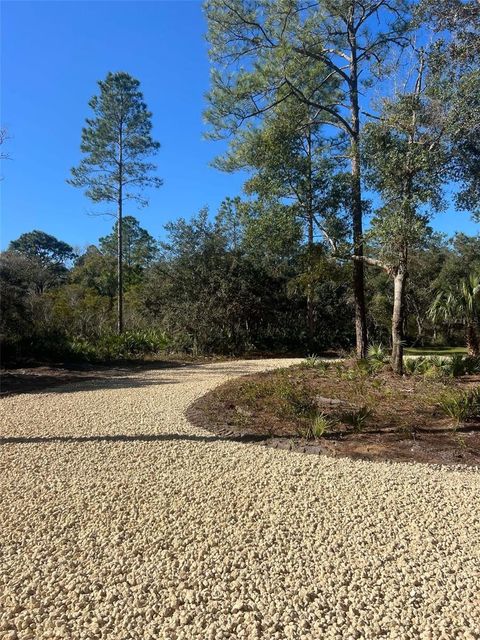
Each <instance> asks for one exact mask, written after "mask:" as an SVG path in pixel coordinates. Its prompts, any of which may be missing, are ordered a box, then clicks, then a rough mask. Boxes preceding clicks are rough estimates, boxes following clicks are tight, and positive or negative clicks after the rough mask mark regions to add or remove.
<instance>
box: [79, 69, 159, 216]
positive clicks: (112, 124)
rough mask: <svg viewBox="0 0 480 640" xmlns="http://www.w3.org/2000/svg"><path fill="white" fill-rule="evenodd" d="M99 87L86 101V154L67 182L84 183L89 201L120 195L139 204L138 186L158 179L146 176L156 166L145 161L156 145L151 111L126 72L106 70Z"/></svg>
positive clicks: (109, 199) (115, 198) (114, 198)
mask: <svg viewBox="0 0 480 640" xmlns="http://www.w3.org/2000/svg"><path fill="white" fill-rule="evenodd" d="M98 86H99V89H100V92H99V94H98V95H95V96H93V98H92V99H91V100H90V102H89V106H90V108H91V109H92V112H93V118H88V119H87V120H86V126H85V127H84V128H83V130H82V144H81V147H80V148H81V151H82V153H84V154H85V155H84V157H83V159H82V160H81V161H80V164H79V165H78V167H75V168H73V169H72V178H71V179H70V180H69V181H68V182H69V183H70V184H72V185H73V186H75V187H81V188H85V189H86V191H85V193H86V195H87V197H88V198H90V199H91V200H92V201H93V202H112V203H117V202H118V199H119V197H120V198H128V199H130V200H132V199H133V200H136V201H137V202H139V203H140V204H142V205H144V204H146V200H145V199H144V198H143V197H142V196H141V195H140V190H142V189H143V188H145V187H148V186H152V187H159V186H160V185H161V184H162V181H161V180H160V178H158V177H156V176H152V175H151V173H152V172H153V171H154V170H155V168H156V167H155V165H154V164H152V163H151V162H148V161H147V160H146V158H148V156H150V155H152V154H153V153H155V152H156V151H158V149H159V148H160V144H159V143H158V142H156V141H155V140H154V139H153V138H152V135H151V133H152V121H151V118H152V114H151V113H150V111H148V109H147V105H146V104H145V102H144V99H143V94H142V93H141V91H140V90H139V86H140V83H139V81H138V80H136V79H135V78H132V76H130V75H129V74H128V73H124V72H118V73H108V74H107V77H106V78H105V80H100V81H99V82H98ZM115 212H116V210H115Z"/></svg>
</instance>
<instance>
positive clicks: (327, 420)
mask: <svg viewBox="0 0 480 640" xmlns="http://www.w3.org/2000/svg"><path fill="white" fill-rule="evenodd" d="M335 424H336V421H335V420H334V419H333V418H332V417H330V416H328V415H327V414H326V413H315V414H314V415H313V417H312V419H311V421H310V422H308V424H307V426H306V427H304V428H302V429H301V430H300V435H301V436H302V437H303V438H307V439H309V440H312V439H315V440H316V439H318V438H321V437H322V436H324V435H325V434H326V433H327V431H328V430H329V429H332V428H333V427H334V426H335Z"/></svg>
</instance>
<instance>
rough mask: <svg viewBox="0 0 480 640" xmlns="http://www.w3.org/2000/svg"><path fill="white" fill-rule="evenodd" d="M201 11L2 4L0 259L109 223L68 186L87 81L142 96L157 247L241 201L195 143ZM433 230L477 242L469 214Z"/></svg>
mask: <svg viewBox="0 0 480 640" xmlns="http://www.w3.org/2000/svg"><path fill="white" fill-rule="evenodd" d="M205 28H206V25H205V20H204V17H203V15H202V9H201V3H200V2H189V1H181V0H178V1H171V2H169V1H166V2H164V1H156V2H155V1H152V2H142V1H135V2H129V1H118V0H111V1H105V2H90V1H81V2H76V1H68V0H65V1H59V2H42V1H33V2H29V1H26V2H23V1H14V2H8V1H6V2H5V1H4V2H2V34H1V42H2V99H1V110H2V111H1V122H2V125H3V126H5V127H7V128H8V131H9V133H10V135H11V139H10V140H9V141H8V145H7V150H8V153H9V154H10V156H11V158H12V159H11V160H10V161H7V162H5V163H4V165H3V169H2V174H3V181H2V201H1V204H2V219H1V231H2V233H1V248H5V247H6V246H7V245H8V243H9V241H10V240H12V239H14V238H16V237H18V236H19V235H20V234H21V233H24V232H26V231H30V230H32V229H42V230H44V231H47V232H48V233H51V234H53V235H55V236H57V237H59V238H60V239H62V240H65V241H67V242H69V243H70V244H72V245H74V246H75V247H78V248H82V247H84V246H86V245H87V244H89V243H92V242H95V241H96V240H97V239H98V237H99V236H101V235H104V234H105V233H106V232H108V230H109V229H110V228H111V225H112V220H111V219H109V218H103V217H91V216H89V215H87V213H88V212H89V211H91V210H92V206H91V204H90V203H89V201H88V200H87V199H86V198H85V196H84V195H83V194H82V192H81V190H79V189H75V188H74V187H71V186H69V185H67V184H66V182H65V180H66V178H67V177H68V176H69V170H70V167H71V166H73V165H75V164H77V162H78V160H79V158H80V151H79V145H80V133H81V128H82V126H83V123H84V120H85V117H86V116H87V115H88V114H89V110H88V106H87V102H88V100H89V99H90V97H91V96H92V95H93V94H94V93H96V91H97V85H96V81H97V80H98V79H102V78H104V77H105V75H106V74H107V72H108V71H119V70H123V71H127V72H129V73H130V74H132V75H133V76H135V77H137V78H138V79H139V80H140V82H141V85H142V89H143V92H144V96H145V100H146V102H147V104H148V106H149V108H150V109H151V110H152V111H153V114H154V134H155V136H156V138H157V139H158V140H160V142H161V144H162V148H161V150H160V153H159V155H158V158H157V162H158V167H159V175H160V176H161V177H162V178H163V179H164V186H163V187H161V188H160V189H159V190H158V191H154V192H151V193H150V194H149V195H150V205H149V206H148V207H147V208H145V209H140V210H137V209H134V208H132V209H131V210H129V211H128V212H127V213H129V214H132V215H135V216H136V217H138V218H139V220H140V221H141V224H142V226H144V227H145V228H147V229H148V230H149V231H150V233H152V234H153V235H154V236H155V237H160V236H162V229H163V225H164V224H165V223H166V222H168V221H169V220H173V219H176V218H178V217H180V216H183V217H187V218H189V217H191V216H192V215H193V214H194V213H196V212H197V211H198V210H199V209H200V208H201V207H202V206H204V205H208V206H209V207H210V209H211V211H213V212H214V211H215V210H216V209H217V207H218V205H219V203H220V202H221V200H222V199H223V198H224V197H226V196H233V195H235V194H237V193H240V191H241V185H242V181H243V177H242V176H241V175H239V174H236V175H231V174H224V173H222V172H220V171H217V170H216V169H213V168H211V167H210V166H209V163H210V162H211V160H212V159H213V158H214V157H215V155H217V154H218V153H219V152H220V151H221V150H222V147H223V143H215V142H211V141H206V140H204V139H203V134H204V133H205V130H206V127H205V124H204V123H203V121H202V111H203V109H204V107H205V100H204V95H205V92H206V91H207V90H208V83H209V71H208V70H209V66H208V59H207V43H206V41H205V37H204V33H205ZM434 226H435V227H436V228H437V229H438V230H441V231H445V232H447V233H449V234H451V233H453V232H454V231H457V230H462V231H465V232H466V233H471V234H473V233H478V230H479V227H478V225H476V224H474V223H473V222H472V221H471V220H470V218H469V216H468V214H467V213H452V212H451V211H450V213H444V214H441V215H440V216H438V218H437V220H436V222H435V224H434Z"/></svg>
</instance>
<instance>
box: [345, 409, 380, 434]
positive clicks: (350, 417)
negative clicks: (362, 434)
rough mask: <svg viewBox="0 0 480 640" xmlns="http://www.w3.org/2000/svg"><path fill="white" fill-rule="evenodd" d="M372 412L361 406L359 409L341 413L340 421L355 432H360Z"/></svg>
mask: <svg viewBox="0 0 480 640" xmlns="http://www.w3.org/2000/svg"><path fill="white" fill-rule="evenodd" d="M372 413H373V411H372V409H371V408H370V407H368V406H367V405H363V406H361V407H360V408H359V409H355V410H352V411H347V412H345V413H342V415H341V417H340V419H341V421H342V422H344V423H345V424H348V425H350V426H352V427H353V428H354V430H355V431H362V430H363V429H364V428H365V427H366V425H367V423H368V420H369V418H370V417H371V415H372Z"/></svg>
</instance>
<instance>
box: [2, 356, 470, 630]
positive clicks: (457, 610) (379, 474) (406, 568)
mask: <svg viewBox="0 0 480 640" xmlns="http://www.w3.org/2000/svg"><path fill="white" fill-rule="evenodd" d="M291 363H293V361H291V360H288V361H286V360H269V361H236V362H227V363H215V364H207V365H201V366H193V365H189V366H185V367H182V368H177V369H160V370H149V371H141V372H137V373H135V374H134V375H131V374H129V375H126V374H125V375H122V373H121V372H119V375H118V376H116V377H114V378H108V379H106V380H105V381H98V380H97V381H93V382H85V383H84V382H82V383H78V384H75V385H65V386H62V387H56V388H54V389H51V390H48V391H46V392H43V393H35V394H25V395H19V396H11V397H6V398H4V399H3V400H1V402H0V411H1V426H0V638H1V639H2V640H55V639H57V638H65V639H69V640H84V639H85V640H86V639H88V640H96V639H109V640H110V639H111V640H136V639H141V640H148V639H152V640H167V639H168V640H227V639H229V640H241V639H246V640H255V639H257V638H261V639H265V640H284V639H285V640H289V639H293V640H297V639H298V640H307V639H308V640H333V639H335V640H351V639H361V640H369V639H378V638H385V639H391V640H393V639H395V640H408V639H410V638H411V639H415V640H427V639H428V640H452V639H461V640H474V639H478V638H480V502H479V497H480V472H479V471H478V470H475V469H465V468H440V467H434V466H428V465H418V464H387V463H372V462H363V461H353V460H347V459H332V458H327V457H322V456H307V455H302V454H300V453H292V452H288V451H282V450H275V449H272V448H268V447H262V446H258V445H253V444H244V443H238V442H231V441H230V442H229V441H226V440H222V439H219V438H217V437H215V436H213V435H211V434H208V433H206V432H203V431H201V430H199V429H197V428H194V427H192V426H191V425H189V424H188V422H187V420H186V418H185V417H184V412H185V410H186V408H187V407H188V405H189V404H190V403H191V402H192V401H193V400H195V399H196V398H197V397H199V396H200V395H202V394H203V393H205V392H207V391H208V390H210V389H211V388H213V387H214V386H215V385H217V384H220V383H222V382H225V381H226V380H228V379H230V378H232V377H235V376H238V375H243V374H246V373H249V372H252V373H254V372H258V371H261V370H265V369H272V368H275V367H278V366H285V365H286V364H291Z"/></svg>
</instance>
